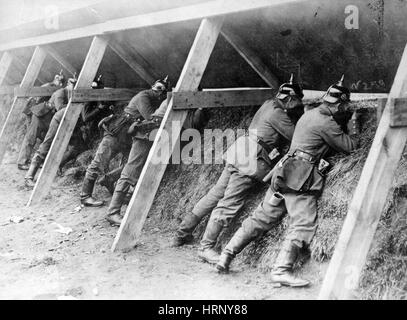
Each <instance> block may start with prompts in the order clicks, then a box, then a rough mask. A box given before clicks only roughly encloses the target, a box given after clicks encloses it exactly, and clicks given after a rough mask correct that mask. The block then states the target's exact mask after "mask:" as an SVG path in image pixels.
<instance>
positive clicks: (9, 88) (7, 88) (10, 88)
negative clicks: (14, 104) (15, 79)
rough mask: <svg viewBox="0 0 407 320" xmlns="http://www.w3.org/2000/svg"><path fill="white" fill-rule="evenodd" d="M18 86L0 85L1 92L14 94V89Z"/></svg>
mask: <svg viewBox="0 0 407 320" xmlns="http://www.w3.org/2000/svg"><path fill="white" fill-rule="evenodd" d="M16 88H18V87H15V86H2V87H0V94H14V90H15V89H16Z"/></svg>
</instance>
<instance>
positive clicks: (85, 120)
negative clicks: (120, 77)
mask: <svg viewBox="0 0 407 320" xmlns="http://www.w3.org/2000/svg"><path fill="white" fill-rule="evenodd" d="M101 78H102V76H101V75H100V76H99V77H98V78H97V80H95V81H93V82H92V89H103V88H104V84H103V81H102V80H101ZM113 107H114V106H113V105H110V106H109V105H108V104H107V103H105V102H100V101H99V102H93V101H92V102H88V103H86V104H85V105H84V107H83V109H82V112H81V116H80V117H79V119H78V122H77V123H76V126H75V129H74V131H73V133H72V137H71V139H70V140H69V145H68V148H67V150H66V151H65V153H64V156H63V157H62V160H61V164H60V166H59V167H60V169H62V168H63V167H64V165H65V164H66V163H68V162H69V161H70V160H73V159H75V158H76V157H77V156H78V155H79V154H80V153H82V152H84V151H85V150H88V149H91V148H92V143H93V142H94V141H95V140H96V139H97V138H98V137H99V134H98V132H99V128H98V123H99V122H100V121H101V120H102V119H103V118H105V117H108V116H110V115H111V114H112V113H113V110H112V109H113ZM62 115H63V114H61V116H60V118H61V119H62ZM59 122H60V121H59ZM55 133H56V131H55Z"/></svg>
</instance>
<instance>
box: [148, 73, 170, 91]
mask: <svg viewBox="0 0 407 320" xmlns="http://www.w3.org/2000/svg"><path fill="white" fill-rule="evenodd" d="M169 88H170V82H169V81H168V75H167V76H166V77H165V78H164V79H159V80H157V81H156V82H154V84H153V85H152V89H153V90H158V91H168V89H169Z"/></svg>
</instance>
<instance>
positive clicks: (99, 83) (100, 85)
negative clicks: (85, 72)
mask: <svg viewBox="0 0 407 320" xmlns="http://www.w3.org/2000/svg"><path fill="white" fill-rule="evenodd" d="M92 88H93V89H103V88H104V84H103V81H102V75H101V74H100V75H99V77H97V79H96V80H94V81H93V82H92Z"/></svg>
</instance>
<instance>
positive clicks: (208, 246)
mask: <svg viewBox="0 0 407 320" xmlns="http://www.w3.org/2000/svg"><path fill="white" fill-rule="evenodd" d="M222 229H223V224H221V223H219V222H217V221H215V220H213V219H209V222H208V225H207V226H206V229H205V233H204V235H203V237H202V240H201V247H200V248H199V250H198V257H200V258H201V259H202V260H203V261H205V262H208V263H212V264H216V263H218V261H219V256H220V255H219V253H217V252H216V251H215V249H214V247H215V245H216V241H217V239H218V236H219V234H220V233H221V232H222Z"/></svg>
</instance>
